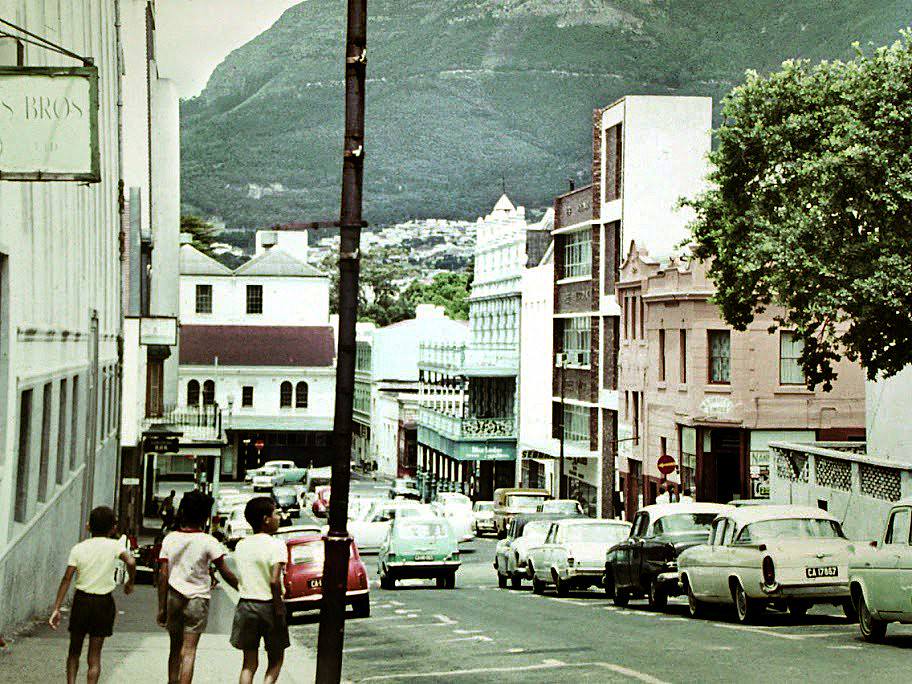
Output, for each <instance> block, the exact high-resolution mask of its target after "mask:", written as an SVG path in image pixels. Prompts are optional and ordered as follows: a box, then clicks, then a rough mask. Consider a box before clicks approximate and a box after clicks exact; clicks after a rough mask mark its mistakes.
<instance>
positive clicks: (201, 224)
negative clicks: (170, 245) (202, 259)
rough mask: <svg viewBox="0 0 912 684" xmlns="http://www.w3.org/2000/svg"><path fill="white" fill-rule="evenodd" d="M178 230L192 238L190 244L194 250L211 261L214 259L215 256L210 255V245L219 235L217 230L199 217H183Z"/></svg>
mask: <svg viewBox="0 0 912 684" xmlns="http://www.w3.org/2000/svg"><path fill="white" fill-rule="evenodd" d="M180 230H181V232H182V233H190V235H192V236H193V240H192V241H191V243H190V244H192V245H193V246H194V247H196V249H198V250H199V251H201V252H202V253H203V254H205V255H207V256H210V257H212V258H213V259H214V258H216V255H215V254H213V253H212V243H213V242H215V238H216V236H217V235H218V234H219V229H218V228H216V227H215V226H213V225H212V224H211V223H209V222H208V221H206V220H204V219H201V218H200V217H199V216H192V215H184V216H181V219H180Z"/></svg>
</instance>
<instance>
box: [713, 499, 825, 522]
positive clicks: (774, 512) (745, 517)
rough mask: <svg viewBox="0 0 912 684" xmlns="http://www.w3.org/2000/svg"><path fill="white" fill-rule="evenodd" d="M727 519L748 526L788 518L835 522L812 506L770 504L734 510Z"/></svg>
mask: <svg viewBox="0 0 912 684" xmlns="http://www.w3.org/2000/svg"><path fill="white" fill-rule="evenodd" d="M728 517H729V518H731V519H732V520H734V521H735V524H737V525H749V524H750V523H754V522H759V521H761V520H784V519H789V518H812V519H823V520H835V521H836V522H839V519H838V518H835V517H833V515H832V514H831V513H827V512H826V511H825V510H823V509H822V508H814V507H813V506H788V505H779V504H770V505H769V506H744V507H742V508H735V509H734V510H733V511H731V512H730V513H728Z"/></svg>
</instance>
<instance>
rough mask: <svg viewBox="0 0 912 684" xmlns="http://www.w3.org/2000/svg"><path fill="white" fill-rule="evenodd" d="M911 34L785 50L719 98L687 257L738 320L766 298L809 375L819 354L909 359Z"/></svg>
mask: <svg viewBox="0 0 912 684" xmlns="http://www.w3.org/2000/svg"><path fill="white" fill-rule="evenodd" d="M910 39H912V36H910V34H909V33H907V32H905V33H903V35H902V40H900V41H897V42H896V43H895V44H893V45H892V46H889V47H883V48H879V49H877V50H875V51H873V52H872V53H868V54H866V53H863V52H862V51H861V50H859V49H858V46H857V45H856V46H855V47H856V57H855V58H854V59H853V60H851V61H847V62H839V61H836V62H822V63H820V64H817V65H812V64H810V63H809V62H807V61H789V62H785V63H784V64H783V65H782V68H781V70H779V71H777V72H774V73H772V74H769V75H768V76H765V77H761V76H759V75H758V74H757V73H755V72H748V73H747V78H746V82H745V83H744V84H743V85H741V86H739V87H737V88H735V89H734V90H733V91H732V92H731V93H730V94H729V95H728V96H727V97H726V99H725V101H724V106H723V110H722V116H723V122H722V125H721V128H720V129H719V130H718V132H717V135H718V146H717V148H716V149H715V151H713V152H712V153H711V155H710V161H711V162H712V164H713V165H714V170H713V171H712V172H711V174H710V181H711V183H710V189H709V190H707V191H706V192H704V193H703V194H702V195H700V196H699V197H696V198H692V199H689V200H685V201H684V202H683V204H684V205H685V206H690V207H692V208H693V209H694V210H695V212H696V220H695V222H694V223H693V226H692V229H693V240H694V242H695V247H694V256H695V257H696V258H699V259H708V260H711V265H710V269H709V275H710V277H711V278H712V279H713V281H714V282H715V285H716V287H717V292H716V295H715V301H716V302H717V303H718V304H719V306H720V307H721V310H722V315H723V317H724V318H725V320H726V321H727V322H728V323H729V324H730V325H732V326H733V327H734V328H735V329H736V330H744V329H745V328H746V327H747V325H748V324H749V323H750V322H751V321H752V320H753V319H754V317H755V316H756V315H757V314H758V313H760V312H763V311H764V310H766V309H767V308H768V307H781V308H782V309H783V310H784V312H785V313H784V315H782V316H778V317H777V322H778V323H779V325H780V326H788V327H789V328H791V329H793V330H795V332H796V333H797V335H798V336H799V337H800V338H801V339H802V340H803V342H804V352H803V354H802V357H801V363H802V366H803V367H804V371H805V373H806V375H807V378H808V385H809V386H811V387H814V386H816V385H817V384H821V383H822V384H823V388H824V389H825V390H829V389H830V388H831V386H832V381H833V380H834V379H835V377H836V373H835V371H834V370H833V363H834V362H835V361H837V360H839V359H841V358H842V357H843V356H844V357H846V358H848V359H850V360H853V361H859V362H860V363H861V364H862V365H863V366H864V367H865V368H866V369H867V374H868V377H869V378H871V379H874V378H875V377H877V376H879V375H883V376H887V377H888V376H890V375H893V374H895V373H897V372H898V371H899V370H901V369H902V368H903V367H904V366H906V365H908V364H909V363H910V362H912V315H910V312H912V249H910V246H912V77H910V74H912V42H910Z"/></svg>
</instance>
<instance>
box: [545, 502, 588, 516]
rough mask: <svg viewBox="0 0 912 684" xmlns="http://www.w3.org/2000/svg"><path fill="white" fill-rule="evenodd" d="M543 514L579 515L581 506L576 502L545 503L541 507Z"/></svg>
mask: <svg viewBox="0 0 912 684" xmlns="http://www.w3.org/2000/svg"><path fill="white" fill-rule="evenodd" d="M541 507H542V513H578V512H579V504H578V503H576V501H545V503H543V504H542V505H541Z"/></svg>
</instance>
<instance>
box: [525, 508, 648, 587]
mask: <svg viewBox="0 0 912 684" xmlns="http://www.w3.org/2000/svg"><path fill="white" fill-rule="evenodd" d="M629 534H630V523H628V522H624V521H623V520H592V519H587V518H570V519H567V520H557V521H554V522H552V523H551V527H550V528H549V529H548V534H547V536H546V537H545V541H544V543H543V544H541V545H540V546H535V547H533V548H530V549H529V572H530V573H531V575H532V591H534V592H535V593H536V594H542V593H544V591H545V587H546V586H547V585H548V584H553V585H554V586H555V588H556V589H557V595H558V596H566V595H567V594H568V593H570V590H571V589H588V588H589V587H591V586H593V585H600V584H601V582H602V576H603V575H604V573H605V554H606V553H607V552H608V549H610V548H611V547H612V546H614V545H615V544H617V543H618V542H620V541H621V540H623V539H626V538H627V536H628V535H629Z"/></svg>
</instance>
